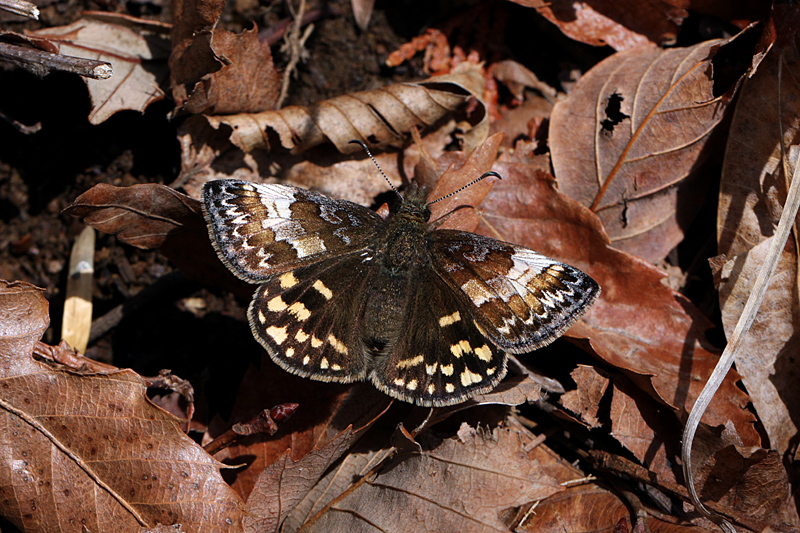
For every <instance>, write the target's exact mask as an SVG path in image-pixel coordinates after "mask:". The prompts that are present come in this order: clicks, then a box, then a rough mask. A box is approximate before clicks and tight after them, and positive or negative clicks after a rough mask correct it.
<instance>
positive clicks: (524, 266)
mask: <svg viewBox="0 0 800 533" xmlns="http://www.w3.org/2000/svg"><path fill="white" fill-rule="evenodd" d="M431 238H432V243H431V248H432V250H431V254H430V255H431V258H432V261H433V267H434V269H435V270H436V272H437V274H438V275H439V276H440V277H441V278H442V279H444V280H445V281H446V282H447V284H448V285H450V286H451V287H452V288H453V289H454V291H455V292H456V293H457V294H458V295H459V296H460V297H461V298H462V299H463V300H464V301H465V304H468V305H469V308H470V309H473V313H472V319H473V321H474V324H475V326H476V327H477V328H478V329H479V330H480V331H481V333H483V334H484V335H486V336H487V337H488V338H489V339H491V340H492V342H494V343H495V344H496V345H497V346H499V347H500V348H502V349H503V350H505V351H507V352H511V353H525V352H530V351H532V350H535V349H537V348H540V347H542V346H545V345H547V344H550V343H551V342H553V341H554V340H555V339H557V338H558V337H559V336H560V335H561V334H562V333H563V332H564V331H565V330H566V329H567V328H568V327H569V326H570V325H572V324H573V323H574V322H575V321H576V320H577V319H578V318H580V317H581V316H582V315H583V313H584V312H586V310H587V309H588V307H589V306H590V305H591V304H592V302H594V300H595V299H596V298H597V296H598V295H599V294H600V287H599V285H597V282H595V281H594V280H593V279H592V278H590V277H589V276H587V275H586V274H584V273H583V272H581V271H580V270H578V269H577V268H574V267H571V266H569V265H566V264H564V263H560V262H558V261H556V260H554V259H550V258H549V257H545V256H543V255H542V254H539V253H537V252H534V251H533V250H530V249H528V248H523V247H522V246H517V245H515V244H509V243H505V242H501V241H498V240H495V239H490V238H488V237H482V236H480V235H476V234H474V233H467V232H463V231H455V230H439V231H434V232H433V233H432V234H431Z"/></svg>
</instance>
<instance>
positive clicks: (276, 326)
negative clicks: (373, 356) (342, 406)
mask: <svg viewBox="0 0 800 533" xmlns="http://www.w3.org/2000/svg"><path fill="white" fill-rule="evenodd" d="M344 273H347V275H343V274H344ZM367 278H368V272H367V267H366V264H365V263H364V262H363V261H362V256H361V255H360V254H358V253H356V254H349V255H346V256H340V257H335V258H332V259H327V260H323V261H319V262H317V263H314V264H313V265H309V266H305V267H301V268H298V269H296V270H293V271H289V272H285V273H283V274H280V275H277V276H275V277H273V278H272V279H271V280H270V281H268V282H266V283H264V284H262V285H261V286H260V287H259V288H258V290H257V291H256V293H255V295H254V296H253V301H252V303H251V304H250V308H249V310H248V317H249V319H250V326H251V329H252V330H253V335H254V336H255V337H256V339H258V341H259V342H260V343H261V344H262V345H263V346H264V348H266V350H267V352H268V353H269V354H270V356H271V357H272V360H273V361H275V362H276V363H278V364H279V365H280V366H282V367H283V368H284V369H285V370H288V371H289V372H292V373H293V374H298V375H301V376H305V377H310V378H312V379H316V380H321V381H337V382H342V383H348V382H351V381H357V380H362V379H364V378H365V377H366V375H367V370H368V364H369V360H368V358H367V354H366V349H365V346H364V341H363V337H364V335H363V334H362V332H361V330H360V328H359V324H360V322H359V321H358V320H357V319H356V317H357V316H358V315H359V312H360V309H361V307H363V298H359V295H364V294H365V292H364V285H365V284H366V283H367Z"/></svg>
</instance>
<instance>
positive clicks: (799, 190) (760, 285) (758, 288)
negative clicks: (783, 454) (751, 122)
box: [681, 102, 800, 533]
mask: <svg viewBox="0 0 800 533" xmlns="http://www.w3.org/2000/svg"><path fill="white" fill-rule="evenodd" d="M778 106H779V109H780V102H779V103H778ZM794 155H795V157H792V159H793V160H794V162H795V166H794V173H793V176H792V184H791V186H790V187H789V193H788V194H787V196H786V205H784V207H783V213H781V219H780V222H779V223H778V228H777V229H776V231H775V235H774V236H773V238H772V244H771V245H770V247H769V250H768V251H767V256H766V258H765V260H764V264H763V265H762V266H761V270H759V272H758V277H756V281H755V283H754V284H753V288H752V290H751V292H750V296H749V297H748V298H747V303H746V304H745V306H744V310H743V311H742V315H741V316H740V317H739V321H738V322H737V323H736V328H735V329H734V330H733V334H731V337H730V339H729V340H728V345H727V346H726V347H725V351H723V352H722V356H721V357H720V358H719V361H718V362H717V366H716V367H715V368H714V372H712V373H711V377H710V378H709V379H708V382H707V383H706V385H705V387H703V390H702V391H701V392H700V395H699V396H698V397H697V402H695V404H694V406H693V407H692V412H691V413H689V419H688V420H687V421H686V429H685V430H684V433H683V443H682V446H681V460H682V461H683V477H684V479H685V480H686V488H687V489H689V495H690V496H691V498H692V503H693V504H694V506H695V508H696V509H697V510H698V511H700V512H701V513H702V514H703V515H704V516H705V517H706V518H708V519H709V520H711V521H712V522H714V523H716V524H717V525H719V526H720V527H721V528H722V530H723V531H726V532H728V533H733V532H735V531H736V530H735V529H734V528H733V526H732V525H731V524H730V523H729V522H728V521H727V520H725V519H724V518H722V517H721V516H719V515H717V514H715V513H712V512H711V511H710V510H709V509H707V508H706V506H705V505H703V503H702V502H701V501H700V499H699V498H698V497H697V492H696V491H695V488H694V478H693V477H692V442H693V441H694V434H695V432H696V431H697V426H698V425H699V424H700V419H701V418H702V416H703V413H704V412H705V410H706V408H707V407H708V404H709V403H711V400H712V398H713V397H714V393H715V392H716V391H717V389H718V388H719V386H720V384H721V383H722V380H723V379H724V378H725V375H726V374H727V373H728V370H730V368H731V365H733V362H734V360H735V358H736V355H737V354H738V353H739V350H740V349H741V347H742V344H743V341H744V338H745V336H746V335H747V331H748V330H749V329H750V326H751V325H752V324H753V320H754V319H755V317H756V313H757V312H758V308H759V307H761V302H762V301H763V300H764V295H765V294H766V292H767V287H768V286H769V281H770V279H771V278H772V275H773V274H774V273H775V269H776V268H777V267H778V259H779V258H780V254H781V252H782V251H783V248H784V246H786V241H787V239H788V238H789V233H790V232H791V230H792V225H793V221H794V220H795V217H796V216H797V210H798V207H800V172H798V166H800V165H797V162H798V158H797V157H796V155H797V153H795V154H794ZM787 157H789V155H788V154H786V153H785V152H784V153H783V154H782V159H783V160H784V161H785V160H786V159H787Z"/></svg>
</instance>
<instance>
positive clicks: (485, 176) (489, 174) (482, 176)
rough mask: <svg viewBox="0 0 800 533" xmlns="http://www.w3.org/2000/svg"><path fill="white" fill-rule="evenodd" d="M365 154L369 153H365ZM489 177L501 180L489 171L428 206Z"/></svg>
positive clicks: (495, 173)
mask: <svg viewBox="0 0 800 533" xmlns="http://www.w3.org/2000/svg"><path fill="white" fill-rule="evenodd" d="M367 153H369V152H367ZM489 176H494V177H495V178H498V179H503V176H501V175H500V174H498V173H497V172H495V171H493V170H490V171H489V172H486V173H484V174H482V175H481V177H480V178H478V179H476V180H475V181H472V182H470V183H467V184H466V185H464V186H463V187H461V188H460V189H458V190H455V191H453V192H451V193H450V194H448V195H446V196H442V197H441V198H439V199H438V200H434V201H432V202H429V203H428V205H433V204H435V203H436V202H441V201H442V200H444V199H446V198H450V197H451V196H453V195H454V194H458V193H460V192H461V191H463V190H464V189H466V188H467V187H470V186H472V185H475V184H476V183H478V182H479V181H481V180H482V179H483V178H488V177H489Z"/></svg>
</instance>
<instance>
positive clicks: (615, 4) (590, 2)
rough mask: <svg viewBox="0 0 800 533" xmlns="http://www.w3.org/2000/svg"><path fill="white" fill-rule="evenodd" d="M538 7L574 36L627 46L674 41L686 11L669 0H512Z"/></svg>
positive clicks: (600, 43) (596, 43) (588, 41)
mask: <svg viewBox="0 0 800 533" xmlns="http://www.w3.org/2000/svg"><path fill="white" fill-rule="evenodd" d="M512 1H513V2H515V3H517V4H520V5H523V6H526V7H532V8H534V9H536V11H537V12H538V13H540V14H542V15H543V16H544V17H545V18H547V20H549V21H550V22H552V23H553V24H555V25H556V26H558V28H559V29H560V30H561V31H562V32H563V33H564V35H566V36H567V37H570V38H571V39H574V40H576V41H580V42H582V43H586V44H591V45H593V46H604V45H609V46H611V47H612V48H614V49H615V50H627V49H629V48H634V47H636V46H640V45H643V44H646V43H647V42H648V41H650V42H654V43H656V44H671V43H674V42H675V37H676V36H677V33H678V29H679V25H680V23H681V22H682V21H683V19H684V17H686V16H687V12H686V10H685V9H683V6H681V7H678V6H676V5H674V2H670V1H669V0H654V1H652V2H646V3H643V2H639V1H638V0H623V1H619V0H585V1H581V2H576V1H574V0H547V1H545V0H512Z"/></svg>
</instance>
